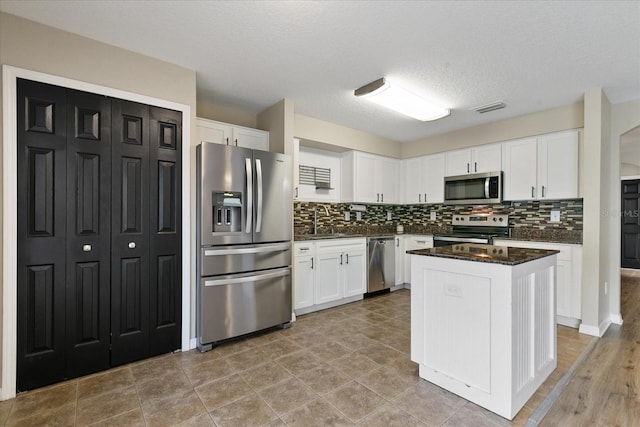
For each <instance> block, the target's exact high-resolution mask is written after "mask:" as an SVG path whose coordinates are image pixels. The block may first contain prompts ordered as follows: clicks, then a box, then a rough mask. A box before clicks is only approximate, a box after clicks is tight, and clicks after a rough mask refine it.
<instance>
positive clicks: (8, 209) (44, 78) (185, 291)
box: [0, 65, 193, 400]
mask: <svg viewBox="0 0 640 427" xmlns="http://www.w3.org/2000/svg"><path fill="white" fill-rule="evenodd" d="M18 78H24V79H28V80H34V81H38V82H42V83H47V84H52V85H57V86H63V87H66V88H69V89H76V90H81V91H85V92H91V93H96V94H99V95H106V96H109V97H113V98H120V99H124V100H128V101H134V102H139V103H143V104H147V105H152V106H156V107H162V108H168V109H172V110H176V111H180V112H182V188H181V190H182V331H181V338H180V342H181V347H182V350H183V351H187V350H189V349H190V348H192V347H193V346H192V345H191V339H190V325H191V304H190V302H191V287H190V284H191V276H192V274H191V272H192V270H193V269H192V265H191V264H192V262H191V241H190V230H191V191H190V186H189V183H190V182H191V181H190V177H191V106H189V105H186V104H179V103H176V102H173V101H167V100H163V99H158V98H153V97H149V96H146V95H140V94H137V93H133V92H128V91H124V90H120V89H114V88H110V87H106V86H100V85H96V84H92V83H87V82H82V81H78V80H73V79H69V78H66V77H60V76H55V75H52V74H46V73H41V72H38V71H31V70H27V69H23V68H18V67H13V66H10V65H3V66H2V128H3V129H2V141H3V142H2V206H3V209H2V266H3V268H2V298H1V299H2V355H1V357H2V371H1V374H2V381H1V383H0V387H1V388H0V400H7V399H11V398H12V397H15V395H16V358H17V347H16V346H17V327H18V322H17V308H18V299H17V289H16V283H17V277H18V271H17V262H18V261H17V245H18V243H17V242H18V240H17V224H18V212H17V209H16V208H15V206H16V204H17V200H18V191H17V181H18V171H17V167H16V164H17V123H16V120H17V116H16V101H17V79H18Z"/></svg>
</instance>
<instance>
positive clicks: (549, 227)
mask: <svg viewBox="0 0 640 427" xmlns="http://www.w3.org/2000/svg"><path fill="white" fill-rule="evenodd" d="M350 205H351V204H350V203H315V202H294V205H293V210H294V213H293V220H294V232H295V234H309V233H313V216H314V210H316V209H317V225H318V233H331V232H336V233H372V232H379V233H393V232H395V230H396V226H397V225H398V224H402V225H403V226H404V232H405V233H450V232H451V218H452V217H453V215H455V214H472V213H495V214H508V215H509V226H510V227H512V228H513V230H512V236H513V237H514V238H518V237H522V238H523V239H526V238H531V237H534V238H535V237H540V238H545V236H546V235H548V234H549V233H553V234H554V235H556V236H557V235H561V236H563V240H565V239H566V240H568V241H576V242H578V243H579V242H581V241H582V225H583V220H582V215H583V202H582V199H573V200H548V201H547V200H544V201H522V202H505V203H503V204H496V205H475V206H467V205H441V204H434V205H365V206H366V208H367V210H366V212H362V214H361V215H362V218H361V219H360V220H357V219H356V212H352V211H350V210H349V206H350ZM323 206H325V207H326V208H327V210H328V211H329V215H327V214H326V212H325V209H324V208H323ZM552 210H558V211H560V222H550V220H549V219H550V215H551V211H552ZM345 212H350V216H351V218H350V219H349V220H348V221H347V220H345ZM387 212H391V220H387ZM431 212H435V216H436V219H435V220H434V221H432V220H431V219H430V215H431Z"/></svg>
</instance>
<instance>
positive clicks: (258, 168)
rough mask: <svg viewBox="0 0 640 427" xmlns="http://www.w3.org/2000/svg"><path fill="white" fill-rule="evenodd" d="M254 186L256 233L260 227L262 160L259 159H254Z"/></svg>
mask: <svg viewBox="0 0 640 427" xmlns="http://www.w3.org/2000/svg"><path fill="white" fill-rule="evenodd" d="M256 187H257V188H256V191H257V192H258V200H257V205H258V206H257V207H256V211H257V214H258V217H257V218H256V233H259V232H260V229H261V228H262V162H261V161H260V159H256Z"/></svg>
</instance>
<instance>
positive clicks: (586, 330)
mask: <svg viewBox="0 0 640 427" xmlns="http://www.w3.org/2000/svg"><path fill="white" fill-rule="evenodd" d="M578 332H580V333H581V334H585V335H591V336H594V337H599V336H600V329H599V328H598V327H597V326H591V325H585V324H584V323H582V324H580V328H579V329H578Z"/></svg>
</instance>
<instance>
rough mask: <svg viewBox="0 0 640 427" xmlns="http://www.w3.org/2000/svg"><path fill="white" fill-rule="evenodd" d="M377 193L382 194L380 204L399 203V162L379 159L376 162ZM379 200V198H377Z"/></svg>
mask: <svg viewBox="0 0 640 427" xmlns="http://www.w3.org/2000/svg"><path fill="white" fill-rule="evenodd" d="M375 169H376V179H377V182H376V193H380V199H379V200H380V203H387V204H389V203H391V204H394V203H398V202H399V201H400V197H399V190H398V187H399V186H398V160H396V159H390V158H386V157H379V158H378V159H377V160H376V166H375ZM376 199H377V197H376Z"/></svg>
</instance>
